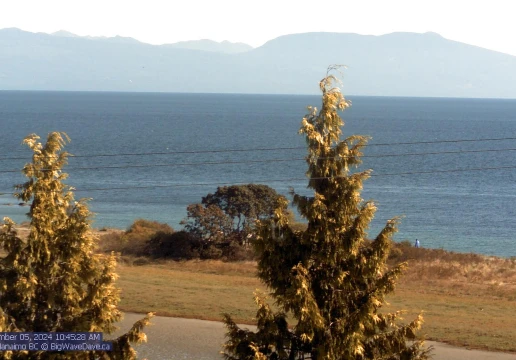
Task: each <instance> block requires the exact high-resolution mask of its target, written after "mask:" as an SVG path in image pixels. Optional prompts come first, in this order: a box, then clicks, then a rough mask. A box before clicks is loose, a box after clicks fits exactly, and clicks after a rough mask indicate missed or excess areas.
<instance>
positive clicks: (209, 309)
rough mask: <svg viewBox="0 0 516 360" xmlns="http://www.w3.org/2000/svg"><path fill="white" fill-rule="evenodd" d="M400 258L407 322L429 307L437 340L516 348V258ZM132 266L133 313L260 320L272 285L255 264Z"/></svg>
mask: <svg viewBox="0 0 516 360" xmlns="http://www.w3.org/2000/svg"><path fill="white" fill-rule="evenodd" d="M396 259H397V260H406V261H408V263H409V268H408V270H407V271H406V273H405V276H403V277H402V279H401V280H400V282H399V284H398V287H397V289H396V291H395V293H394V294H391V295H390V296H389V297H388V302H389V303H391V305H390V306H387V307H386V308H385V309H386V311H389V310H390V311H394V310H399V309H406V311H407V314H406V316H405V319H406V321H410V320H412V319H413V318H414V317H415V315H416V314H417V313H419V312H420V311H424V317H425V325H424V328H423V330H422V332H423V333H424V334H426V335H427V338H428V339H431V340H437V341H444V342H448V343H450V344H454V345H460V346H467V347H470V348H482V349H489V350H502V351H512V352H516V344H515V342H514V339H516V292H515V289H516V261H515V260H511V259H500V258H494V257H485V256H481V255H475V254H460V253H450V252H446V251H443V250H430V249H414V248H407V249H402V253H399V252H398V254H397V256H396ZM133 260H134V261H137V260H138V259H133ZM392 261H393V262H394V260H392ZM130 263H131V262H130V261H126V263H125V264H121V265H119V269H118V271H119V273H120V275H121V277H120V280H119V285H120V286H121V288H122V289H123V292H122V302H121V308H122V309H123V310H126V311H136V312H146V311H156V312H157V313H158V314H160V315H174V316H180V317H190V318H200V319H210V320H220V319H221V314H222V313H223V312H228V313H230V314H232V316H233V317H234V318H235V319H236V320H237V321H239V322H243V323H253V321H254V320H253V317H254V315H255V311H256V309H255V306H254V303H253V301H252V293H253V291H255V290H256V289H261V290H262V291H263V290H265V288H264V286H263V285H262V284H261V283H260V281H259V280H258V279H257V278H256V277H255V273H256V264H255V263H254V262H244V263H224V262H221V261H199V260H197V261H186V262H173V261H164V262H161V263H152V264H147V265H144V266H133V265H130Z"/></svg>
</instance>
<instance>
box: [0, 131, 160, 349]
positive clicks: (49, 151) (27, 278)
mask: <svg viewBox="0 0 516 360" xmlns="http://www.w3.org/2000/svg"><path fill="white" fill-rule="evenodd" d="M38 139H39V137H38V136H37V135H34V134H32V135H30V136H28V137H27V138H25V139H24V143H25V144H27V145H28V147H29V148H30V149H31V150H32V151H33V156H32V163H28V164H26V165H25V167H24V168H23V173H24V174H25V176H26V177H27V178H28V179H29V180H28V181H27V182H26V183H24V184H22V185H19V186H17V189H18V192H17V193H16V196H17V197H18V198H19V199H20V200H22V201H24V202H31V206H30V210H29V213H28V214H27V215H28V217H29V219H30V226H29V228H30V229H29V230H30V232H29V235H28V237H27V238H26V239H25V238H23V239H22V238H21V237H20V236H18V234H17V231H16V229H15V223H14V222H13V221H12V220H10V219H9V218H4V224H3V226H2V230H1V231H0V246H2V247H3V250H4V251H5V256H3V257H1V258H0V332H1V331H13V332H19V331H23V332H80V331H83V332H103V333H104V334H110V333H112V332H113V331H114V330H115V329H116V327H115V323H116V322H118V321H119V320H120V319H121V313H120V311H119V310H118V309H117V304H118V302H119V289H118V288H116V286H115V280H116V278H117V275H116V273H115V266H116V259H115V255H114V254H111V255H109V256H105V255H99V254H96V253H95V250H96V245H97V239H96V238H95V236H94V235H93V233H92V231H91V229H90V220H89V218H90V212H89V210H88V206H87V203H86V201H85V200H79V201H75V200H74V194H73V188H71V187H70V186H68V185H66V184H64V183H63V181H64V180H65V179H66V178H67V174H66V173H64V172H63V171H62V169H63V166H64V165H65V164H66V163H67V157H68V153H66V152H65V151H63V147H64V145H65V144H66V142H67V141H69V138H68V137H67V136H66V134H62V133H58V132H54V133H51V134H49V136H48V139H47V142H46V144H45V145H42V144H41V143H40V142H38ZM151 316H152V314H149V315H147V317H145V318H144V319H142V320H140V321H138V322H137V323H135V324H134V325H133V327H132V328H131V330H129V332H128V333H126V334H124V335H122V336H120V337H119V338H117V339H116V340H114V342H113V351H109V352H99V351H97V352H91V351H88V352H60V353H58V352H50V351H49V352H33V351H32V352H28V351H15V352H12V351H5V352H0V359H136V352H135V351H134V350H133V349H132V347H131V343H139V342H142V341H145V340H146V337H145V334H144V333H143V332H142V329H143V327H144V326H145V325H146V324H147V323H148V322H149V319H150V317H151ZM104 338H106V337H104Z"/></svg>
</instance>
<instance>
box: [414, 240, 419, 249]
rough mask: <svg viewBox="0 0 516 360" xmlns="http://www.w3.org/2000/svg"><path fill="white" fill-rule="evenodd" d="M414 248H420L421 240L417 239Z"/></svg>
mask: <svg viewBox="0 0 516 360" xmlns="http://www.w3.org/2000/svg"><path fill="white" fill-rule="evenodd" d="M414 247H417V248H418V247H419V240H418V239H416V243H415V244H414Z"/></svg>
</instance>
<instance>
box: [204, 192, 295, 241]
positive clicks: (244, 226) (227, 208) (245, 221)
mask: <svg viewBox="0 0 516 360" xmlns="http://www.w3.org/2000/svg"><path fill="white" fill-rule="evenodd" d="M284 199H285V198H284V197H283V196H282V195H280V194H278V193H277V192H276V190H274V189H273V188H271V187H269V186H267V185H260V184H246V185H232V186H223V187H218V188H217V191H216V192H215V193H214V194H208V195H206V196H205V197H203V198H202V203H203V204H204V205H205V206H210V205H215V206H217V207H219V208H220V209H222V211H224V213H225V214H227V215H228V216H229V217H230V218H231V220H232V222H233V230H234V232H237V233H242V232H244V233H247V232H249V231H250V229H251V228H252V227H253V225H254V222H255V220H260V219H267V218H270V217H271V216H272V215H273V214H274V210H275V209H276V208H277V207H278V206H279V205H280V204H282V203H283V200H284Z"/></svg>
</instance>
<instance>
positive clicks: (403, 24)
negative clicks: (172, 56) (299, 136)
mask: <svg viewBox="0 0 516 360" xmlns="http://www.w3.org/2000/svg"><path fill="white" fill-rule="evenodd" d="M0 2H1V4H0V28H6V27H18V28H21V29H23V30H27V31H32V32H40V31H41V32H48V33H50V32H54V31H57V30H61V29H64V30H68V31H71V32H73V33H76V34H78V35H91V36H115V35H121V36H129V37H133V38H136V39H138V40H140V41H143V42H148V43H152V44H163V43H173V42H177V41H184V40H197V39H212V40H216V41H222V40H229V41H233V42H245V43H248V44H250V45H252V46H255V47H256V46H260V45H262V44H263V43H265V42H266V41H267V40H271V39H273V38H275V37H278V36H280V35H285V34H292V33H300V32H311V31H328V32H353V33H358V34H371V35H381V34H386V33H390V32H394V31H410V32H419V33H421V32H427V31H434V32H437V33H439V34H441V35H443V36H444V37H446V38H448V39H452V40H457V41H461V42H465V43H469V44H473V45H478V46H481V47H484V48H488V49H492V50H497V51H501V52H505V53H509V54H512V55H516V41H515V38H514V36H515V34H516V21H515V19H514V14H515V11H514V9H515V8H516V1H514V0H489V1H481V0H469V1H466V0H464V1H463V0H431V1H429V0H353V1H348V0H335V1H327V0H317V1H316V0H311V1H305V0H260V1H252V0H168V1H165V0H145V1H135V0H0Z"/></svg>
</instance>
